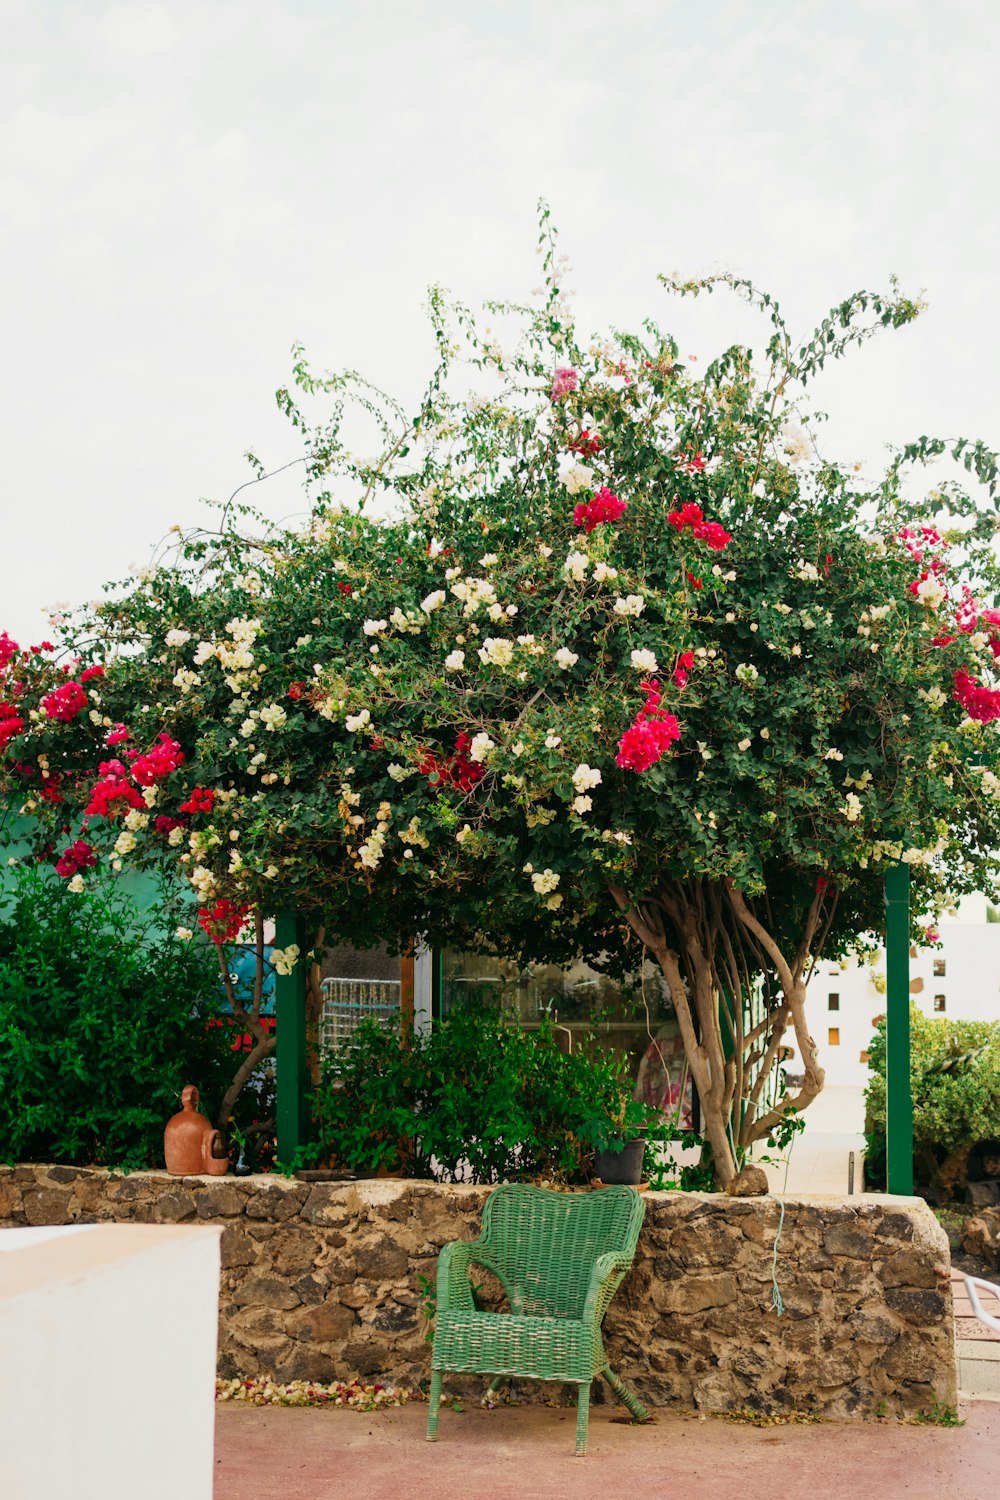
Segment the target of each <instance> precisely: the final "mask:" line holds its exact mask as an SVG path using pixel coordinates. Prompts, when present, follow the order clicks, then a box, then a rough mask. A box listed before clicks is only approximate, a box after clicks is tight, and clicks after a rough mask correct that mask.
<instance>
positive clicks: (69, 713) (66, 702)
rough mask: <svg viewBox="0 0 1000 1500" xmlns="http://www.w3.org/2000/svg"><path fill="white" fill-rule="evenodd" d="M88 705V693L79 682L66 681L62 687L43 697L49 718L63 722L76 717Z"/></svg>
mask: <svg viewBox="0 0 1000 1500" xmlns="http://www.w3.org/2000/svg"><path fill="white" fill-rule="evenodd" d="M86 706H87V695H86V693H85V692H84V691H83V688H82V687H81V686H80V684H79V683H78V682H64V683H63V685H62V687H57V688H53V690H52V692H51V693H46V695H45V697H44V698H43V699H42V707H43V708H44V710H45V712H46V713H47V714H48V716H49V718H50V719H59V720H61V722H62V723H63V724H68V723H69V722H70V720H72V719H75V718H76V716H77V714H78V713H79V712H80V710H81V708H86Z"/></svg>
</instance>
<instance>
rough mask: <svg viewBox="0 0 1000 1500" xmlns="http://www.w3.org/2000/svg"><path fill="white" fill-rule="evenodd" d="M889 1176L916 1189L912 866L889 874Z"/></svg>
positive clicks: (900, 1189) (893, 1184) (904, 1189)
mask: <svg viewBox="0 0 1000 1500" xmlns="http://www.w3.org/2000/svg"><path fill="white" fill-rule="evenodd" d="M885 970H886V1048H885V1052H886V1060H885V1073H886V1079H885V1083H886V1180H887V1186H888V1189H889V1192H890V1193H904V1194H907V1195H908V1194H911V1193H912V1192H913V1099H912V1096H911V1093H910V867H909V865H904V864H903V863H902V862H900V863H899V864H894V865H889V866H888V868H887V869H886V872H885Z"/></svg>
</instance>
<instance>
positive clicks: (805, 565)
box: [795, 557, 819, 583]
mask: <svg viewBox="0 0 1000 1500" xmlns="http://www.w3.org/2000/svg"><path fill="white" fill-rule="evenodd" d="M795 577H796V578H801V579H802V582H803V583H815V582H816V579H817V578H818V577H819V569H818V568H817V567H816V564H815V563H811V562H806V560H805V558H802V557H800V558H799V560H798V562H797V564H796V566H795Z"/></svg>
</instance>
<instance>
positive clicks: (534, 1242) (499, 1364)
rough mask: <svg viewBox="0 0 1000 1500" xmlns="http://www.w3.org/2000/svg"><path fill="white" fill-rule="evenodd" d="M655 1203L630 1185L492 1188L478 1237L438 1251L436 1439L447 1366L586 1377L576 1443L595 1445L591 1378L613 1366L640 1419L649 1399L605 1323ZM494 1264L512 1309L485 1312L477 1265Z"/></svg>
mask: <svg viewBox="0 0 1000 1500" xmlns="http://www.w3.org/2000/svg"><path fill="white" fill-rule="evenodd" d="M645 1209H646V1205H645V1204H644V1202H643V1200H642V1198H641V1197H640V1196H639V1194H638V1193H637V1192H636V1190H635V1188H630V1187H609V1188H601V1189H599V1190H598V1191H597V1192H592V1193H551V1192H548V1191H546V1190H545V1189H544V1188H534V1187H524V1186H520V1185H517V1184H507V1185H504V1186H503V1187H498V1188H497V1189H496V1190H495V1191H494V1192H493V1193H491V1194H490V1196H489V1198H487V1200H486V1205H485V1207H484V1209H483V1232H482V1235H481V1236H480V1238H479V1239H478V1240H472V1241H468V1240H460V1241H458V1242H456V1243H454V1244H451V1245H446V1246H445V1247H444V1249H443V1250H442V1251H441V1255H440V1258H439V1260H438V1273H437V1311H436V1314H435V1320H434V1354H433V1360H432V1374H431V1390H430V1412H429V1414H428V1417H427V1438H428V1441H430V1442H433V1440H434V1439H435V1438H436V1437H437V1425H438V1413H439V1410H440V1406H441V1381H442V1377H443V1376H444V1373H445V1371H451V1372H452V1373H457V1372H459V1371H462V1372H470V1373H476V1374H490V1375H493V1376H495V1379H494V1380H493V1382H492V1384H491V1386H490V1390H491V1391H498V1390H499V1389H500V1387H501V1386H502V1385H503V1384H504V1382H505V1381H506V1380H508V1379H509V1378H510V1377H511V1376H512V1375H521V1376H527V1377H529V1378H532V1379H535V1380H570V1381H574V1382H576V1384H577V1385H578V1386H579V1395H578V1398H577V1421H576V1451H577V1454H578V1455H579V1456H581V1457H582V1456H583V1454H585V1453H586V1451H587V1417H588V1413H589V1410H590V1385H591V1381H592V1380H593V1378H594V1376H595V1375H603V1376H604V1378H605V1380H606V1381H607V1382H608V1384H609V1385H610V1386H611V1389H612V1390H613V1391H614V1393H615V1395H616V1396H617V1397H618V1399H619V1401H621V1402H622V1403H623V1404H624V1405H625V1406H626V1407H628V1410H629V1411H630V1412H631V1413H632V1415H633V1417H635V1418H636V1419H637V1420H638V1421H646V1420H648V1413H647V1411H646V1409H645V1407H644V1406H643V1405H642V1403H641V1402H640V1401H639V1400H638V1399H637V1398H636V1397H635V1396H634V1395H633V1394H632V1392H631V1391H630V1390H628V1389H627V1387H626V1386H625V1385H623V1384H622V1382H621V1381H620V1380H619V1378H618V1376H617V1375H616V1374H615V1373H614V1371H613V1370H612V1369H611V1367H610V1365H609V1364H608V1360H607V1355H606V1354H605V1352H604V1344H603V1342H602V1340H601V1324H602V1323H603V1321H604V1314H605V1313H606V1312H607V1310H608V1306H609V1304H610V1302H611V1299H612V1297H613V1296H614V1294H615V1292H616V1291H617V1290H618V1288H619V1286H620V1285H621V1282H622V1279H623V1277H624V1275H625V1273H626V1271H627V1270H628V1269H629V1267H630V1266H631V1264H632V1259H633V1257H634V1255H635V1247H636V1241H637V1240H638V1238H639V1230H640V1228H641V1226H642V1220H643V1215H644V1213H645ZM470 1266H482V1267H483V1268H484V1269H485V1270H487V1271H492V1272H493V1274H494V1275H495V1276H496V1277H497V1278H498V1280H499V1281H500V1283H501V1284H502V1286H503V1288H504V1291H505V1292H506V1293H507V1296H508V1298H509V1299H510V1308H511V1310H510V1312H509V1313H491V1312H480V1311H479V1310H478V1309H477V1308H476V1306H475V1303H474V1301H473V1295H472V1284H471V1282H470V1279H469V1267H470Z"/></svg>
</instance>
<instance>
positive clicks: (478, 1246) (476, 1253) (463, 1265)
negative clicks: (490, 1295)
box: [437, 1240, 510, 1312]
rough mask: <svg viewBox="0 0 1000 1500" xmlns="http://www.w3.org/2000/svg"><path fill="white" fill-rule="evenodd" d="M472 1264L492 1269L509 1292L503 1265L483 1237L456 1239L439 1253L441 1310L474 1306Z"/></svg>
mask: <svg viewBox="0 0 1000 1500" xmlns="http://www.w3.org/2000/svg"><path fill="white" fill-rule="evenodd" d="M470 1266H482V1267H483V1269H484V1270H486V1271H492V1272H493V1275H494V1276H496V1277H497V1278H498V1279H499V1280H500V1282H501V1283H502V1284H503V1287H504V1290H505V1291H506V1292H507V1295H508V1296H509V1295H510V1292H509V1289H508V1287H507V1283H506V1280H505V1278H504V1276H503V1275H502V1273H501V1271H500V1268H499V1267H498V1265H497V1264H496V1261H495V1260H494V1259H493V1257H492V1256H491V1255H490V1254H489V1252H488V1250H487V1249H486V1248H485V1245H484V1242H483V1241H482V1240H453V1241H452V1243H451V1244H450V1245H445V1246H444V1248H443V1249H442V1251H441V1254H440V1255H439V1256H438V1268H437V1305H438V1310H439V1311H440V1312H444V1311H445V1310H446V1309H447V1308H450V1307H461V1308H464V1309H466V1310H467V1311H470V1312H471V1311H472V1310H473V1309H474V1307H475V1303H474V1301H473V1298H472V1284H471V1282H470V1281H469V1267H470Z"/></svg>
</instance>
